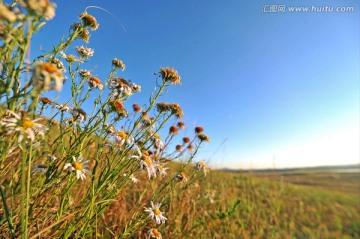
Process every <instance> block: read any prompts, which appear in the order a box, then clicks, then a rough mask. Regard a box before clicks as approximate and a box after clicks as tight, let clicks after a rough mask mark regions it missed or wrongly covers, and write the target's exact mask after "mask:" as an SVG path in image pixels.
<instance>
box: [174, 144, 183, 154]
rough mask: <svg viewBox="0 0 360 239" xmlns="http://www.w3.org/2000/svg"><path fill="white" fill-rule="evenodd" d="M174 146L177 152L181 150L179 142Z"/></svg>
mask: <svg viewBox="0 0 360 239" xmlns="http://www.w3.org/2000/svg"><path fill="white" fill-rule="evenodd" d="M175 148H176V151H179V152H180V151H181V150H182V146H181V145H180V144H178V145H176V147H175Z"/></svg>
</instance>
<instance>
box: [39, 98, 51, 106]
mask: <svg viewBox="0 0 360 239" xmlns="http://www.w3.org/2000/svg"><path fill="white" fill-rule="evenodd" d="M39 100H40V101H41V103H42V104H43V105H50V104H51V103H52V101H51V100H50V99H49V98H47V97H41V98H40V99H39Z"/></svg>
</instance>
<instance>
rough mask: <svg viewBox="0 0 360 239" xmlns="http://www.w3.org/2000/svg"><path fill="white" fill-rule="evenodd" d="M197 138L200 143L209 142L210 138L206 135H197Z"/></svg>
mask: <svg viewBox="0 0 360 239" xmlns="http://www.w3.org/2000/svg"><path fill="white" fill-rule="evenodd" d="M198 138H199V139H200V141H206V142H210V137H209V136H207V135H206V134H198Z"/></svg>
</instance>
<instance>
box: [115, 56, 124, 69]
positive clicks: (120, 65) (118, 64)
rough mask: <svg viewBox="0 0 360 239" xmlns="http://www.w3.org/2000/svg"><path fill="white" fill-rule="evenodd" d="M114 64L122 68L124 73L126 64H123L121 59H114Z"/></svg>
mask: <svg viewBox="0 0 360 239" xmlns="http://www.w3.org/2000/svg"><path fill="white" fill-rule="evenodd" d="M112 64H113V66H114V67H116V68H120V69H121V70H122V71H124V70H125V64H124V63H123V62H122V60H119V59H117V58H114V59H113V60H112Z"/></svg>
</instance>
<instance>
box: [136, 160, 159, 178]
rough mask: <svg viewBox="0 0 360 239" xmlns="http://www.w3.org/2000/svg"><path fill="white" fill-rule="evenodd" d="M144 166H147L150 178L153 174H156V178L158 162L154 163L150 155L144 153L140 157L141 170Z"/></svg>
mask: <svg viewBox="0 0 360 239" xmlns="http://www.w3.org/2000/svg"><path fill="white" fill-rule="evenodd" d="M144 168H146V171H147V173H148V177H149V179H150V178H151V176H154V178H155V177H156V163H154V162H153V161H152V159H151V158H150V157H149V156H146V155H144V154H143V155H142V156H141V157H140V170H143V169H144Z"/></svg>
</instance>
